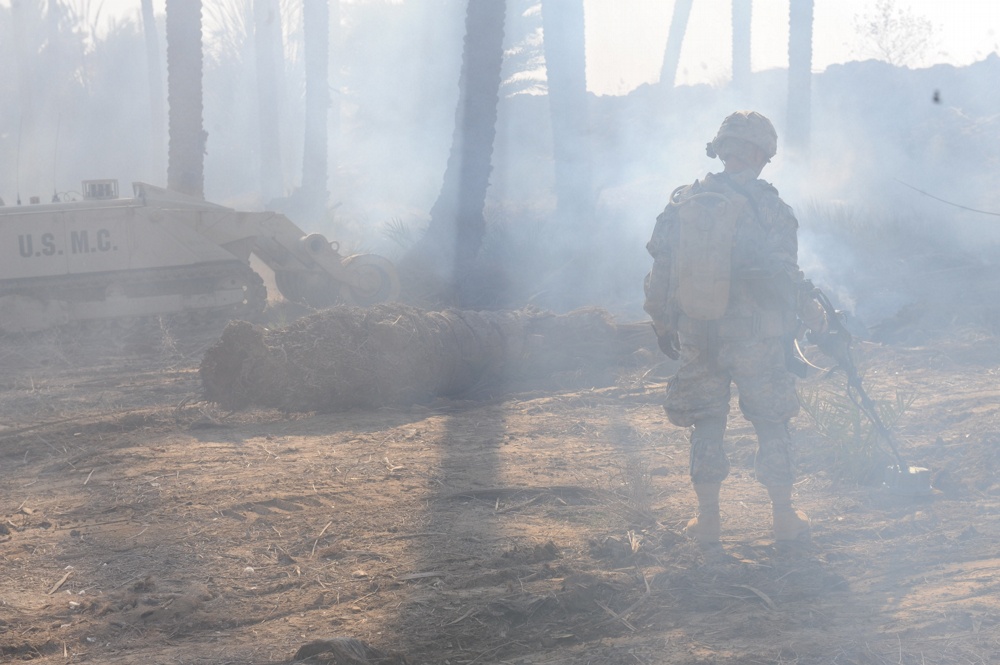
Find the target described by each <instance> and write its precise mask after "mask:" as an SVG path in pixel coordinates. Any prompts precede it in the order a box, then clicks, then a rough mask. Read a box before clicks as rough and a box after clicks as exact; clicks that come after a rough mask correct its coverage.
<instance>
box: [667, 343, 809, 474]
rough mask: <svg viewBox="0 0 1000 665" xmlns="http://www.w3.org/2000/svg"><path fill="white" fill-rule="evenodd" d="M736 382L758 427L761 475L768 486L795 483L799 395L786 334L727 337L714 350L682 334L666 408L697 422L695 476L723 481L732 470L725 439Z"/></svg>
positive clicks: (683, 421) (680, 419)
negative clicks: (793, 424)
mask: <svg viewBox="0 0 1000 665" xmlns="http://www.w3.org/2000/svg"><path fill="white" fill-rule="evenodd" d="M734 383H735V384H736V387H737V388H738V390H739V394H740V400H739V405H740V411H742V413H743V415H744V416H745V417H746V418H747V420H749V421H750V422H751V423H753V426H754V430H755V431H756V433H757V441H758V450H757V456H756V458H755V461H754V469H755V471H756V474H757V479H758V480H759V481H760V482H761V483H763V484H764V485H768V486H774V485H788V484H791V483H792V480H793V479H794V466H793V459H792V442H791V437H790V436H789V434H788V427H787V423H788V420H789V419H790V418H791V417H792V416H794V415H795V414H796V413H798V410H799V401H798V396H797V395H796V393H795V377H794V376H792V375H791V374H790V373H789V372H788V371H787V369H786V368H785V351H784V348H783V346H782V343H781V340H779V339H749V340H737V341H723V342H720V343H719V345H718V349H717V350H716V351H715V352H714V353H713V352H711V351H709V350H708V349H706V348H704V345H702V344H699V343H698V340H686V339H684V337H683V336H682V337H681V367H680V369H679V370H678V371H677V374H676V375H674V376H673V377H672V378H671V379H670V383H669V385H668V386H667V397H666V402H665V403H664V409H665V410H666V412H667V417H668V418H670V421H671V422H672V423H674V424H675V425H678V426H681V427H690V426H694V430H693V431H692V433H691V479H692V481H694V482H696V483H712V482H721V481H722V480H723V479H724V478H725V477H726V476H727V475H729V461H728V460H727V459H726V453H725V450H724V447H723V439H724V435H725V428H726V416H727V415H728V413H729V401H730V397H731V390H732V385H733V384H734Z"/></svg>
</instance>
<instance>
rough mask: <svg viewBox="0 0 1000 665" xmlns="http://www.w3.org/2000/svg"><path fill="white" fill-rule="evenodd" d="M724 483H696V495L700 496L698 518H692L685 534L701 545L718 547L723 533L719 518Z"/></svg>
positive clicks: (685, 528) (685, 529)
mask: <svg viewBox="0 0 1000 665" xmlns="http://www.w3.org/2000/svg"><path fill="white" fill-rule="evenodd" d="M721 488H722V483H695V485H694V493H695V494H696V495H698V516H697V517H694V518H691V519H690V520H689V521H688V523H687V526H686V527H684V533H686V534H687V535H689V536H691V537H692V538H694V539H695V540H696V541H698V544H699V545H702V546H706V545H716V544H718V542H719V534H720V533H721V531H722V525H721V520H720V517H719V490H720V489H721Z"/></svg>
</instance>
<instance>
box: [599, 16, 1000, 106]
mask: <svg viewBox="0 0 1000 665" xmlns="http://www.w3.org/2000/svg"><path fill="white" fill-rule="evenodd" d="M584 2H585V7H586V12H587V13H586V20H587V53H588V57H589V62H588V71H587V78H588V87H589V88H590V89H591V90H592V91H594V92H596V93H598V94H620V93H623V92H627V91H629V90H631V89H633V88H635V87H637V86H638V85H641V84H642V83H647V82H653V81H656V80H657V79H658V78H659V75H660V65H661V64H662V58H663V50H664V47H665V45H666V40H667V31H668V30H669V27H670V18H671V15H672V13H673V5H674V3H673V2H672V1H671V0H584ZM788 3H789V0H754V2H753V24H752V33H753V36H752V44H751V59H752V65H751V66H752V68H753V70H754V71H759V70H763V69H771V68H774V67H781V68H784V67H787V66H788ZM874 5H875V1H874V0H815V2H814V10H813V70H814V71H817V72H819V71H822V70H824V69H826V67H827V66H829V65H831V64H835V63H842V62H847V61H850V60H859V59H867V57H868V56H866V55H864V54H861V53H858V52H857V46H858V37H857V33H856V29H855V21H854V19H855V17H857V16H860V15H864V14H868V13H871V12H872V11H873V8H874ZM895 5H896V7H898V8H900V9H905V10H908V11H909V12H910V13H911V14H914V15H917V16H922V17H925V18H927V19H928V20H930V21H931V23H932V24H933V26H934V28H935V37H936V38H937V40H938V44H937V48H936V49H934V51H933V52H932V53H928V56H929V58H928V60H927V61H926V62H923V63H920V64H921V65H923V66H927V65H930V64H934V63H938V62H948V63H952V64H956V65H966V64H970V63H972V62H976V61H978V60H982V59H983V58H985V57H986V56H987V55H989V54H990V53H993V52H994V51H997V50H998V48H1000V2H998V1H997V0H947V1H945V0H895ZM731 7H732V0H694V4H693V7H692V9H691V17H690V20H689V23H688V30H687V35H686V37H685V39H684V45H683V48H682V51H681V61H680V66H679V67H678V73H677V83H678V84H679V85H680V84H692V83H718V82H722V81H726V80H728V79H729V76H730V70H731V64H732V56H731V40H732V22H731V21H732V19H731Z"/></svg>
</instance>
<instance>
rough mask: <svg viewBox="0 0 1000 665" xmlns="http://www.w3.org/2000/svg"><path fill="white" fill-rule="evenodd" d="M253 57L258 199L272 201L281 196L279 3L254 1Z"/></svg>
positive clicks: (268, 0)
mask: <svg viewBox="0 0 1000 665" xmlns="http://www.w3.org/2000/svg"><path fill="white" fill-rule="evenodd" d="M253 22H254V53H255V61H256V64H257V114H258V130H259V132H260V195H261V197H262V198H263V199H264V201H271V200H272V199H275V198H277V197H279V196H281V195H282V194H284V193H285V192H284V182H283V178H282V169H281V123H280V122H279V117H278V99H279V98H280V92H279V90H278V76H277V67H279V66H281V63H282V62H283V54H282V41H281V9H280V8H279V6H278V0H254V3H253Z"/></svg>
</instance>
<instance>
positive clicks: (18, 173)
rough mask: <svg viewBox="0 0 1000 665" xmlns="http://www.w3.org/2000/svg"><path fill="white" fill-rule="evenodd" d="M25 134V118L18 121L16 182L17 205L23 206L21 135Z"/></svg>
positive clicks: (19, 118)
mask: <svg viewBox="0 0 1000 665" xmlns="http://www.w3.org/2000/svg"><path fill="white" fill-rule="evenodd" d="M23 133H24V116H23V115H21V116H20V117H18V120H17V169H16V171H15V174H14V180H15V182H16V183H17V205H21V134H23Z"/></svg>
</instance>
